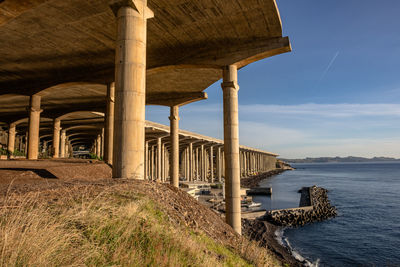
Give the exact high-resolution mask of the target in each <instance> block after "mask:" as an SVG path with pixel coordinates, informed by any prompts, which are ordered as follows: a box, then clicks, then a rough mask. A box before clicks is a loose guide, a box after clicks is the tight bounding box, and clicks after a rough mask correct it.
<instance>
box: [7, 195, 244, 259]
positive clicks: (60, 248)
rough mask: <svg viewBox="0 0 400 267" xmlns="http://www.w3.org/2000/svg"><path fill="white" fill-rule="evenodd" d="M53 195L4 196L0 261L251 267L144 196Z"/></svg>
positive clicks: (228, 249) (236, 254) (230, 250)
mask: <svg viewBox="0 0 400 267" xmlns="http://www.w3.org/2000/svg"><path fill="white" fill-rule="evenodd" d="M53 193H54V192H53ZM55 194H56V195H57V197H53V198H51V197H50V200H49V197H48V196H46V198H43V197H42V195H40V194H39V193H31V194H28V195H26V196H9V197H7V199H6V201H5V203H4V206H3V207H2V209H0V253H1V254H0V266H67V265H68V266H252V265H251V264H250V263H249V262H248V261H246V260H245V259H243V258H242V257H241V256H240V254H239V253H238V252H236V251H235V250H233V249H232V248H227V247H225V246H224V245H222V244H219V243H217V242H216V241H215V240H213V239H211V238H210V237H208V236H206V235H205V234H204V233H202V232H196V231H194V230H193V229H189V228H187V227H185V226H181V225H176V224H172V223H171V222H170V221H169V219H168V216H167V214H165V213H164V212H163V211H161V210H160V208H159V207H158V205H157V204H156V203H155V202H154V201H152V200H151V199H149V198H147V197H146V196H144V195H139V194H134V193H131V192H129V191H127V190H115V188H114V189H113V190H106V191H103V192H101V193H98V192H96V193H93V192H91V191H90V190H89V189H88V191H87V192H79V193H77V192H74V191H73V189H68V190H67V189H62V192H56V193H55ZM51 199H56V200H53V201H51Z"/></svg>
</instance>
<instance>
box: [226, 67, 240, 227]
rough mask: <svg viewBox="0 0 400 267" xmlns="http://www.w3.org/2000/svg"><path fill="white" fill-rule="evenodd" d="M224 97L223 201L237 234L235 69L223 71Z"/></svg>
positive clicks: (227, 217)
mask: <svg viewBox="0 0 400 267" xmlns="http://www.w3.org/2000/svg"><path fill="white" fill-rule="evenodd" d="M221 86H222V90H223V97H224V151H225V164H226V168H225V196H226V197H225V201H226V222H227V223H228V224H229V225H230V226H232V228H233V229H234V230H235V231H236V232H238V233H239V234H240V233H241V232H242V228H241V221H240V220H241V217H240V164H239V116H238V90H239V86H238V84H237V67H236V66H234V65H229V66H226V67H225V68H224V69H223V82H222V85H221Z"/></svg>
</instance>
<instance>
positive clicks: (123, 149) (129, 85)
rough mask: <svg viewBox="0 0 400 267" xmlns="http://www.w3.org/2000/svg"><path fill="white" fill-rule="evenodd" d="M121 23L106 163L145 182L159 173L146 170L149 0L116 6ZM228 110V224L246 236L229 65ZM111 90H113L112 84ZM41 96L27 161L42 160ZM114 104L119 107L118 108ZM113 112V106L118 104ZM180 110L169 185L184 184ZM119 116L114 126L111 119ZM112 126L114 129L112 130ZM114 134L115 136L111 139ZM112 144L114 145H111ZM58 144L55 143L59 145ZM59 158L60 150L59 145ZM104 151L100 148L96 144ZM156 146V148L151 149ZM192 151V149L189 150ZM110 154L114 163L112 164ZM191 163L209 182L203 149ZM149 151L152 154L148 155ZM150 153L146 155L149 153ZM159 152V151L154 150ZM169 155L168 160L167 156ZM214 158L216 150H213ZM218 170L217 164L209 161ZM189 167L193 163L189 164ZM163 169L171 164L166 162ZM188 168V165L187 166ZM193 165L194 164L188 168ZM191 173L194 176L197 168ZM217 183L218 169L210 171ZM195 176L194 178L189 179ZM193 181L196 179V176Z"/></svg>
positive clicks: (174, 123) (233, 73)
mask: <svg viewBox="0 0 400 267" xmlns="http://www.w3.org/2000/svg"><path fill="white" fill-rule="evenodd" d="M111 8H112V9H113V11H114V14H115V15H116V20H117V28H118V29H117V39H116V59H115V95H113V94H112V93H111V92H108V94H107V99H108V101H107V112H106V130H105V142H106V143H107V145H105V150H107V149H108V150H107V151H106V152H105V153H104V155H105V157H106V158H107V162H112V166H113V168H112V170H113V177H114V178H134V179H144V178H145V169H146V175H147V174H148V173H147V172H148V170H151V173H152V174H154V171H153V170H154V168H152V167H151V166H150V165H151V164H153V162H154V161H153V160H151V161H150V162H151V164H149V166H148V168H145V165H146V164H145V127H144V126H145V125H144V124H145V100H146V85H145V83H146V37H147V36H146V34H147V19H149V18H151V17H153V12H152V11H151V10H150V9H149V8H148V7H147V0H131V1H117V2H114V4H112V5H111ZM221 86H222V90H223V108H224V153H223V154H224V156H223V157H224V160H220V158H221V157H222V155H221V152H220V151H218V152H217V154H218V158H219V159H218V163H217V164H221V162H224V164H225V173H224V176H225V196H226V221H227V223H228V224H230V225H231V226H232V227H233V229H234V230H235V231H236V232H238V233H241V216H240V207H241V205H240V159H239V130H238V90H239V86H238V84H237V67H236V66H235V65H229V66H226V67H224V68H223V82H222V85H221ZM109 87H111V86H109ZM40 100H41V97H40V96H37V95H34V96H31V98H30V115H29V137H28V138H29V141H28V159H37V157H38V142H39V122H40V112H41V110H40ZM114 103H115V104H114ZM114 105H115V107H114V109H112V106H114ZM178 112H179V110H178V107H177V106H173V107H171V113H170V123H171V131H170V154H169V163H170V164H169V166H170V167H169V169H170V182H171V184H173V185H174V186H179V135H178V129H179V113H178ZM113 113H114V122H113V123H112V122H111V121H112V117H113ZM54 125H55V126H54V140H53V142H54V141H56V140H58V138H57V133H56V131H57V129H59V127H60V126H59V124H58V122H57V121H55V122H54ZM112 125H113V126H112ZM112 136H113V137H112ZM65 138H66V137H65V132H61V137H60V139H61V143H63V142H64V140H65ZM111 140H112V144H113V145H111ZM55 143H56V142H55ZM53 147H54V150H55V151H54V154H56V149H57V146H56V145H54V146H53ZM97 147H98V148H99V145H97ZM152 148H153V147H152ZM189 149H190V148H189ZM111 150H112V151H113V153H112V161H111ZM190 150H191V153H187V154H190V156H187V158H193V157H194V156H195V157H196V160H191V164H192V165H193V164H195V165H196V166H195V168H196V171H197V172H196V173H197V174H198V173H199V171H201V175H202V176H201V177H203V178H205V177H206V175H205V171H206V158H205V149H204V145H201V146H200V149H198V148H197V149H196V153H194V151H193V148H191V149H190ZM162 151H163V150H162V147H161V144H160V143H159V142H158V143H157V154H158V155H159V156H158V157H157V162H156V164H157V166H162V163H163V160H162V159H163V158H164V161H165V160H166V158H167V157H166V153H165V149H164V153H163V152H162ZM63 152H64V153H65V146H61V151H60V156H61V155H62V154H63ZM147 152H148V151H147ZM147 152H146V154H147ZM151 153H152V154H154V153H155V152H154V150H153V149H151ZM162 155H164V157H162ZM209 155H210V156H211V157H213V155H214V153H213V151H210V152H209ZM209 162H210V164H209V165H210V166H211V168H212V169H213V167H212V165H213V160H210V161H209ZM189 164H190V163H189ZM164 166H166V164H165V162H164ZM186 166H187V165H186ZM189 166H190V165H189ZM186 169H191V170H192V171H191V172H189V173H193V169H194V168H190V167H186ZM163 170H164V173H165V168H162V167H158V168H157V177H162V173H163ZM217 170H218V171H217V177H218V179H220V177H221V176H222V174H221V168H217ZM211 173H212V175H211V179H213V173H214V172H213V171H212V172H211ZM190 175H192V174H189V176H190ZM192 177H193V176H192Z"/></svg>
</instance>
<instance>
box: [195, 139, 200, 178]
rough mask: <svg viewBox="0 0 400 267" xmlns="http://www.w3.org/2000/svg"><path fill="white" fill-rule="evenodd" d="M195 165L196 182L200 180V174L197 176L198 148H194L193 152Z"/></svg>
mask: <svg viewBox="0 0 400 267" xmlns="http://www.w3.org/2000/svg"><path fill="white" fill-rule="evenodd" d="M195 163H196V181H199V180H200V174H199V148H198V147H197V148H196V151H195Z"/></svg>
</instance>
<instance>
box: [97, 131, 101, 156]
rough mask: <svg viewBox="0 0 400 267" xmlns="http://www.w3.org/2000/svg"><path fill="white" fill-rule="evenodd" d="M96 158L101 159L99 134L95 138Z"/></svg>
mask: <svg viewBox="0 0 400 267" xmlns="http://www.w3.org/2000/svg"><path fill="white" fill-rule="evenodd" d="M96 157H97V158H98V159H100V157H101V134H98V135H97V138H96Z"/></svg>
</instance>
